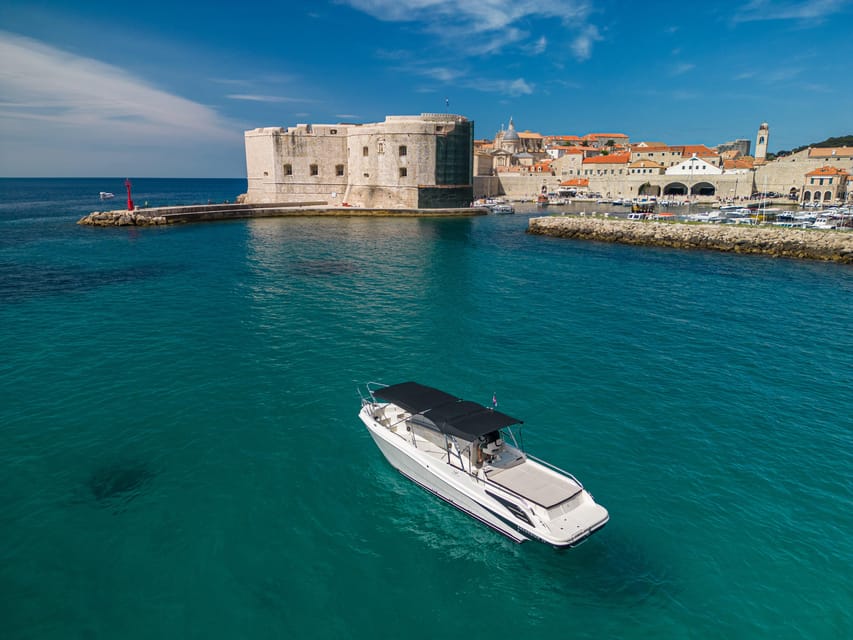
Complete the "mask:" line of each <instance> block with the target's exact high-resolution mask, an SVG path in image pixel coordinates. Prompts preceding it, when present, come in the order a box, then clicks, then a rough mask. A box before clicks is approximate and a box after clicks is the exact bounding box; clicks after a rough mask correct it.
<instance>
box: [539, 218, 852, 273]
mask: <svg viewBox="0 0 853 640" xmlns="http://www.w3.org/2000/svg"><path fill="white" fill-rule="evenodd" d="M527 231H528V233H533V234H538V235H546V236H554V237H558V238H573V239H577V240H597V241H599V242H618V243H621V244H634V245H645V246H655V247H673V248H678V249H705V250H709V251H726V252H734V253H746V254H761V255H768V256H775V257H784V258H798V259H802V260H823V261H829V262H838V263H843V264H853V232H849V231H822V230H817V229H790V228H784V227H763V226H761V227H753V226H747V225H714V224H685V223H673V222H653V221H635V220H617V219H612V218H611V219H604V218H587V217H570V216H551V217H543V218H531V219H530V222H529V224H528V229H527Z"/></svg>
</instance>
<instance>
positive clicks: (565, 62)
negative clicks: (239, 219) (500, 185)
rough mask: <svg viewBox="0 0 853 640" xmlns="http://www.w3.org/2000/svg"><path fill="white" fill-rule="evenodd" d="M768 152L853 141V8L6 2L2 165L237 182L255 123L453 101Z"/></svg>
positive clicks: (790, 2) (487, 127) (539, 127)
mask: <svg viewBox="0 0 853 640" xmlns="http://www.w3.org/2000/svg"><path fill="white" fill-rule="evenodd" d="M446 101H449V110H450V111H451V112H453V113H459V114H462V115H464V116H466V117H468V118H471V119H473V120H474V121H475V123H476V133H475V135H476V136H477V137H478V138H486V137H488V138H491V137H493V136H494V134H495V133H496V132H497V131H499V130H500V128H501V127H502V126H505V125H506V123H507V122H508V121H509V118H510V116H512V117H513V118H514V121H515V124H516V126H517V127H518V128H519V129H521V130H524V129H530V130H532V131H537V132H539V133H542V134H576V135H582V134H584V133H590V132H619V133H625V134H627V135H629V136H630V137H631V139H632V140H635V141H639V140H652V141H659V142H666V143H669V144H700V143H701V144H708V145H715V144H719V143H721V142H726V141H728V140H733V139H735V138H742V137H743V138H748V139H750V140H752V141H753V142H754V138H755V133H756V130H757V128H758V125H759V124H760V123H761V122H762V121H766V122H768V123H769V124H770V150H771V151H776V150H779V149H788V148H791V147H794V146H798V145H801V144H806V143H809V142H815V141H819V140H823V139H824V138H826V137H829V136H833V135H847V134H853V0H812V1H804V0H783V1H780V2H771V1H769V0H745V1H742V2H716V3H690V2H656V1H653V0H649V1H645V2H617V1H616V0H606V1H600V2H586V1H582V0H514V1H510V0H315V1H313V2H304V3H302V2H276V1H275V0H269V1H267V2H262V3H261V2H258V3H255V2H251V1H249V0H246V1H244V2H242V3H240V2H234V1H231V2H219V1H217V0H212V1H210V2H204V3H201V2H194V1H192V0H185V1H184V2H175V1H174V0H172V1H171V2H159V1H158V0H152V1H146V2H140V3H133V2H116V1H115V0H113V1H110V2H101V1H99V0H93V1H87V0H81V1H80V2H78V3H69V2H67V0H62V1H60V2H53V1H50V0H45V1H33V0H30V1H28V2H18V1H16V0H5V2H4V3H3V4H2V6H0V175H3V176H125V175H127V176H131V177H133V176H136V177H143V176H161V177H240V176H244V175H245V157H244V153H243V131H244V130H246V129H251V128H254V127H259V126H288V125H294V124H297V123H334V122H342V121H350V122H376V121H381V120H383V119H384V117H385V115H387V114H418V113H422V112H443V111H445V110H446V108H447V103H446Z"/></svg>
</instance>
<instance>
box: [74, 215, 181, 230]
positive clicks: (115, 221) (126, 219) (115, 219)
mask: <svg viewBox="0 0 853 640" xmlns="http://www.w3.org/2000/svg"><path fill="white" fill-rule="evenodd" d="M77 224H86V225H91V226H94V227H149V226H152V225H160V224H166V218H165V217H163V216H152V215H147V214H144V213H137V212H136V211H94V212H92V213H90V214H89V215H87V216H84V217H82V218H80V219H79V220H78V221H77Z"/></svg>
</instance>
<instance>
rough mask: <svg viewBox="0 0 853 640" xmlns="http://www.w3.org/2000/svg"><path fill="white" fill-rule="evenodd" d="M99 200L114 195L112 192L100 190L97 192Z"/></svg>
mask: <svg viewBox="0 0 853 640" xmlns="http://www.w3.org/2000/svg"><path fill="white" fill-rule="evenodd" d="M99 197H100V198H101V200H112V199H113V198H115V197H116V195H115V194H114V193H110V192H109V191H101V192H100V194H99Z"/></svg>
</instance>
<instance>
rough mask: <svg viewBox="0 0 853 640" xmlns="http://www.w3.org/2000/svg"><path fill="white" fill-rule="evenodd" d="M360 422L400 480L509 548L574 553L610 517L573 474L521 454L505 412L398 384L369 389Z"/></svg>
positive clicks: (419, 386) (511, 421)
mask: <svg viewBox="0 0 853 640" xmlns="http://www.w3.org/2000/svg"><path fill="white" fill-rule="evenodd" d="M359 417H360V418H361V420H362V422H364V424H365V425H366V426H367V430H368V431H369V432H370V435H371V436H372V437H373V440H374V441H375V442H376V444H377V446H378V447H379V449H380V450H381V451H382V453H383V455H384V456H385V458H387V460H388V462H390V463H391V464H392V465H393V466H394V467H395V468H396V469H397V470H398V471H399V472H400V473H402V474H403V475H404V476H406V477H407V478H409V479H410V480H412V481H413V482H415V483H416V484H418V485H420V486H421V487H423V488H424V489H426V490H427V491H429V492H431V493H433V494H435V495H436V496H438V497H439V498H441V499H442V500H445V501H446V502H449V503H450V504H452V505H453V506H454V507H456V508H457V509H459V510H461V511H463V512H465V513H467V514H468V515H470V516H472V517H473V518H475V519H477V520H479V521H480V522H482V523H483V524H486V525H488V526H489V527H491V528H492V529H494V530H496V531H498V532H499V533H502V534H503V535H505V536H507V537H508V538H510V539H511V540H514V541H515V542H524V541H525V540H531V539H532V540H539V541H541V542H544V543H546V544H550V545H553V546H554V547H573V546H576V545H578V544H580V543H581V542H583V541H584V540H585V539H586V538H588V537H589V536H590V534H592V533H594V532H595V531H597V530H599V529H601V527H603V526H604V525H605V524H606V523H607V521H608V520H609V518H610V516H609V515H608V513H607V510H606V509H605V508H604V507H602V506H601V505H599V504H597V503H596V502H595V501H594V500H593V498H592V496H591V495H590V494H589V492H587V491H586V489H584V488H583V485H582V484H581V483H580V481H578V480H577V478H575V477H574V476H573V475H572V474H570V473H568V472H566V471H563V470H562V469H559V468H557V467H555V466H554V465H551V464H549V463H547V462H545V461H543V460H539V459H538V458H535V457H533V456H531V455H529V454H527V453H525V452H524V451H523V450H522V448H521V447H520V445H519V444H518V441H517V440H516V438H515V434H514V433H513V431H512V429H511V428H510V427H512V426H514V425H520V424H521V420H517V419H516V418H513V417H511V416H508V415H506V414H505V413H501V412H500V411H495V410H494V409H491V408H488V407H485V406H483V405H481V404H478V403H476V402H472V401H470V400H462V399H461V398H457V397H456V396H453V395H451V394H449V393H445V392H444V391H440V390H438V389H435V388H433V387H427V386H424V385H422V384H418V383H416V382H402V383H400V384H395V385H391V386H381V385H378V384H375V383H371V384H368V385H367V397H364V396H362V402H361V411H360V412H359ZM510 441H511V442H512V444H510Z"/></svg>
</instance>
